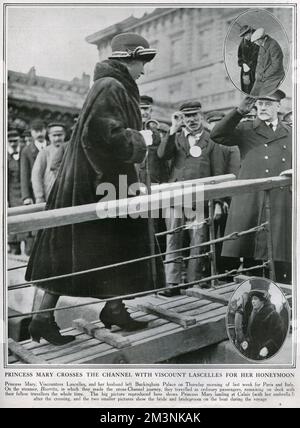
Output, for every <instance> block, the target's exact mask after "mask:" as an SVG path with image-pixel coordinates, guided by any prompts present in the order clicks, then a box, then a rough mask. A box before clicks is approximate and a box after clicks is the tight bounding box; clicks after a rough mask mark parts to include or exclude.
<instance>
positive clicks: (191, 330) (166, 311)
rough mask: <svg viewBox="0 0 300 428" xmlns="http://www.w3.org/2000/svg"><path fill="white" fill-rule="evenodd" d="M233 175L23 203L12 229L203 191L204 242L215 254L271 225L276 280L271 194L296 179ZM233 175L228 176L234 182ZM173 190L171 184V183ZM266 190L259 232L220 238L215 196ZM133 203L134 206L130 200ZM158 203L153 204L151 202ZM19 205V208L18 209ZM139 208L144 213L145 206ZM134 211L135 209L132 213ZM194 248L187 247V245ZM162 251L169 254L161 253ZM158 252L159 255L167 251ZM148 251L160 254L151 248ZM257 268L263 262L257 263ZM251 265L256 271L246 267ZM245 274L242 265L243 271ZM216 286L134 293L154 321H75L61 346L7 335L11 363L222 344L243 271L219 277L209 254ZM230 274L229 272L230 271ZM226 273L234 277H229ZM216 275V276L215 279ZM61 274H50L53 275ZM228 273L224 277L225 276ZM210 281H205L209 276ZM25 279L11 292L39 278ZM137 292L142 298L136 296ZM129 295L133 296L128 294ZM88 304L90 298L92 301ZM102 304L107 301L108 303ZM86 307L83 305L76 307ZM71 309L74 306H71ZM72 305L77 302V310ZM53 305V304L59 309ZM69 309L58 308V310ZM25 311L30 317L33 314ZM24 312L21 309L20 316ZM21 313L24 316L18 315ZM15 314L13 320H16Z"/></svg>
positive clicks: (139, 311)
mask: <svg viewBox="0 0 300 428" xmlns="http://www.w3.org/2000/svg"><path fill="white" fill-rule="evenodd" d="M233 178H234V177H232V176H219V177H208V178H206V179H199V180H196V182H195V183H190V185H186V183H175V184H174V185H173V190H175V191H176V193H172V194H171V198H170V193H169V190H170V189H169V188H170V187H172V186H171V185H170V184H166V185H161V187H160V189H161V191H160V190H159V189H156V190H155V191H154V192H153V194H150V195H144V196H137V197H135V198H131V199H130V201H129V199H122V200H116V201H110V202H100V203H98V204H89V205H81V206H77V207H67V208H60V209H55V210H49V211H44V206H43V205H41V206H39V207H33V211H31V209H32V208H31V207H29V208H28V207H23V208H20V209H17V210H15V209H11V210H9V211H8V215H9V217H8V230H9V232H12V233H19V232H26V231H31V230H38V229H41V228H49V227H59V226H63V225H67V224H74V223H81V222H86V221H93V220H96V219H98V220H99V221H101V218H102V217H101V216H100V219H99V214H101V213H103V212H104V213H105V212H107V209H108V208H109V207H110V208H114V209H115V212H116V216H118V214H119V213H122V214H123V213H124V208H127V207H130V206H131V204H132V201H133V200H136V206H138V205H139V208H140V207H141V206H143V207H144V208H143V210H144V211H143V210H142V212H144V213H147V212H151V211H152V208H153V207H154V209H153V210H154V211H155V210H157V209H158V208H164V203H165V201H168V203H170V204H171V206H175V207H176V206H177V205H176V204H178V206H182V205H181V204H182V202H181V201H180V202H179V203H178V198H177V196H178V195H179V194H180V195H181V196H186V195H189V196H191V198H192V199H191V200H192V201H194V200H195V199H197V197H202V199H204V200H208V201H209V211H210V214H209V217H210V222H209V228H210V241H207V242H206V243H203V244H199V245H209V247H210V252H211V254H214V253H215V244H216V242H220V239H221V240H225V239H237V238H238V237H239V236H241V235H240V234H243V233H244V234H246V233H254V232H256V230H260V229H261V227H262V226H263V227H266V230H267V232H268V234H267V235H268V237H267V240H268V260H267V261H266V262H264V265H262V266H260V267H264V266H265V265H266V266H268V267H269V271H270V277H271V279H272V278H274V266H273V255H272V231H271V222H270V219H271V213H270V205H269V202H268V201H269V193H270V191H272V189H275V188H283V187H285V186H290V185H291V184H292V180H291V178H290V177H286V176H283V177H270V178H262V179H255V180H252V179H251V180H233ZM228 180H229V181H228ZM197 183H198V184H201V185H203V186H204V187H203V186H202V187H201V186H200V187H197V186H196V187H195V186H193V185H192V184H197ZM171 190H172V189H171ZM259 191H264V192H265V194H266V201H267V203H266V223H265V224H262V225H258V226H257V227H256V228H253V230H251V229H249V230H248V231H241V232H234V233H233V234H232V235H234V236H227V237H223V238H220V239H219V241H218V240H216V239H214V229H213V227H214V226H213V224H214V223H213V221H211V219H212V218H213V211H212V208H213V200H214V199H217V198H222V197H224V196H234V195H238V194H241V193H247V192H249V193H251V192H259ZM130 203H131V204H130ZM152 203H153V204H152ZM12 210H14V211H12ZM137 212H139V213H140V214H141V210H140V209H139V210H138V211H137ZM130 213H133V212H130ZM187 249H188V248H185V250H187ZM161 255H163V254H161ZM161 255H158V256H161ZM147 257H151V258H153V257H157V255H153V254H151V255H150V256H147ZM135 261H137V260H128V261H126V262H123V263H132V262H135ZM107 268H112V265H111V266H103V267H102V266H99V267H97V268H95V269H107ZM256 268H257V267H256ZM248 270H250V269H248ZM241 272H242V271H241ZM83 273H85V271H82V272H70V273H68V274H67V275H69V276H70V275H79V274H83ZM211 273H212V276H211V281H210V280H209V279H207V283H208V284H209V283H210V286H211V288H210V289H205V290H203V289H202V288H201V285H203V284H201V285H200V282H201V281H202V280H201V281H195V282H196V283H197V284H189V285H190V286H192V287H190V288H188V289H182V291H181V293H182V294H181V295H180V296H177V297H175V296H174V297H171V298H166V297H163V296H161V295H159V293H156V294H155V292H151V293H152V294H148V295H147V296H143V297H138V298H132V299H131V300H129V303H128V304H127V306H128V307H129V308H130V312H131V316H132V317H133V318H137V319H139V320H143V321H148V323H149V324H148V327H147V328H145V329H144V330H141V331H136V332H126V331H123V330H121V329H119V328H117V327H115V330H113V331H109V330H107V329H105V328H104V326H103V324H102V323H101V322H100V321H99V320H95V321H93V322H89V323H88V322H87V321H86V320H84V319H77V320H74V325H73V326H72V327H70V328H68V329H66V330H63V334H72V335H74V336H76V340H74V341H73V342H71V343H69V344H66V345H64V346H61V347H57V346H53V345H51V344H49V343H48V342H46V341H45V340H43V339H42V340H41V342H40V343H35V342H32V341H31V340H28V341H24V342H15V341H13V340H12V339H9V340H8V363H9V364H24V363H29V364H39V365H49V364H52V365H65V364H126V363H127V364H151V363H161V362H164V361H166V360H168V359H170V358H174V357H176V356H179V355H182V354H185V353H188V352H190V351H195V350H199V349H202V348H205V347H207V346H209V345H213V344H217V343H219V342H221V341H224V340H227V339H228V335H227V331H226V323H225V317H226V312H227V306H228V302H229V300H230V297H231V296H232V294H233V293H234V291H235V290H236V288H237V287H238V284H239V282H240V281H241V278H242V279H243V280H245V277H243V276H239V275H238V276H237V277H235V279H234V281H233V282H227V283H224V282H223V283H221V282H218V280H219V279H221V278H219V277H220V276H222V275H219V277H218V275H216V269H215V260H214V257H211ZM226 275H227V274H225V276H226ZM227 276H230V274H229V275H227ZM216 278H217V280H216V281H215V279H216ZM54 279H55V277H52V278H47V279H44V280H47V281H49V280H54ZM224 279H225V278H222V280H224ZM205 280H206V279H205ZM41 281H42V280H37V281H31V283H20V284H17V285H13V286H9V287H8V290H7V291H12V290H17V289H21V288H25V287H30V286H31V285H32V284H34V283H36V282H41ZM282 290H283V291H284V293H285V294H286V296H287V297H288V299H291V295H292V289H291V286H285V285H284V286H283V285H282ZM132 297H136V296H132ZM127 299H128V297H127ZM88 304H90V303H88ZM103 304H104V302H103ZM79 306H83V305H82V304H78V305H77V307H79ZM70 307H71V306H70ZM75 307H76V305H75V306H73V308H75ZM53 309H54V308H53ZM59 309H64V310H67V309H69V308H67V307H66V308H58V309H57V308H55V310H59ZM38 312H39V311H35V312H32V313H30V314H24V316H25V315H27V316H29V315H30V316H32V314H33V313H38ZM22 315H23V313H22V314H21V316H22ZM17 316H18V317H19V316H20V315H17ZM14 317H16V315H12V316H11V317H9V318H14Z"/></svg>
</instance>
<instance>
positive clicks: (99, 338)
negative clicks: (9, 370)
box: [8, 279, 288, 365]
mask: <svg viewBox="0 0 300 428" xmlns="http://www.w3.org/2000/svg"><path fill="white" fill-rule="evenodd" d="M238 286H239V280H238V279H237V280H236V281H235V282H231V283H227V284H221V285H219V286H215V287H214V288H211V289H205V290H203V289H201V288H199V287H193V288H189V289H187V290H182V292H181V293H182V294H181V295H179V296H174V297H170V298H166V297H163V296H160V295H149V296H146V297H143V298H138V299H132V300H129V301H127V302H125V303H126V306H127V308H128V310H129V312H131V316H132V317H133V318H134V319H137V320H141V321H147V322H148V326H147V328H145V329H143V330H140V331H136V332H126V331H124V330H121V329H120V328H118V327H117V326H114V327H113V328H112V329H111V331H110V330H107V329H105V328H104V326H103V324H102V323H101V322H100V321H99V320H97V321H93V322H87V321H85V320H83V319H79V320H75V321H74V325H73V327H70V328H68V329H65V330H63V331H62V334H72V335H74V336H75V337H76V338H75V340H74V341H72V342H70V343H68V344H66V345H63V346H54V345H51V344H49V343H48V342H47V341H45V340H43V339H42V340H41V342H40V343H36V342H33V341H31V340H27V341H24V342H20V343H18V344H17V345H18V347H17V348H18V349H17V350H18V352H16V350H15V346H12V347H10V348H9V351H10V352H9V356H8V363H9V364H28V363H29V364H43V365H45V364H46V365H47V364H53V365H65V364H151V363H162V362H164V361H166V360H168V359H170V358H173V357H176V356H179V355H182V354H185V353H188V352H191V351H195V350H197V349H201V348H204V347H207V346H209V345H212V344H216V343H219V342H221V341H223V340H226V339H228V336H227V332H226V325H225V315H226V312H227V304H228V301H229V299H230V297H231V295H232V294H233V292H234V291H235V290H236V288H237V287H238ZM286 291H288V290H286ZM21 351H23V352H21ZM24 355H25V357H26V358H23V357H24ZM30 358H31V360H30Z"/></svg>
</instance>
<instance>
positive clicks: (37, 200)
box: [35, 198, 46, 204]
mask: <svg viewBox="0 0 300 428" xmlns="http://www.w3.org/2000/svg"><path fill="white" fill-rule="evenodd" d="M43 202H46V201H45V199H44V198H36V201H35V203H36V204H42V203H43Z"/></svg>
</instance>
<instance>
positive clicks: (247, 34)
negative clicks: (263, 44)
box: [238, 25, 259, 94]
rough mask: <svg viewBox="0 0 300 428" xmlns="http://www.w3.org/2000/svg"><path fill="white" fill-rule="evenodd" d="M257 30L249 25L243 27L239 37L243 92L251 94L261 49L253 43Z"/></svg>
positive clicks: (239, 62)
mask: <svg viewBox="0 0 300 428" xmlns="http://www.w3.org/2000/svg"><path fill="white" fill-rule="evenodd" d="M254 31H255V29H254V28H252V27H250V26H249V25H243V26H242V27H241V29H240V34H239V36H240V37H242V40H241V42H240V44H239V47H238V66H239V67H240V68H241V74H240V79H241V90H242V91H243V92H245V93H246V94H250V92H251V89H252V87H253V84H254V80H255V69H256V63H257V56H258V51H259V47H258V46H257V45H256V44H255V43H252V42H251V36H252V34H253V33H254Z"/></svg>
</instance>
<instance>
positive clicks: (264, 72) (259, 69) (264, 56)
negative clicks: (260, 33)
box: [251, 36, 285, 96]
mask: <svg viewBox="0 0 300 428" xmlns="http://www.w3.org/2000/svg"><path fill="white" fill-rule="evenodd" d="M284 76H285V73H284V68H283V52H282V49H281V47H280V45H279V43H277V42H276V40H274V39H272V38H271V37H270V36H266V39H265V43H264V45H263V46H260V47H259V51H258V57H257V65H256V70H255V82H254V85H253V88H252V90H251V95H253V96H259V95H268V94H272V93H273V92H274V91H275V90H276V89H277V88H278V86H279V85H280V83H281V82H282V80H283V79H284Z"/></svg>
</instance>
